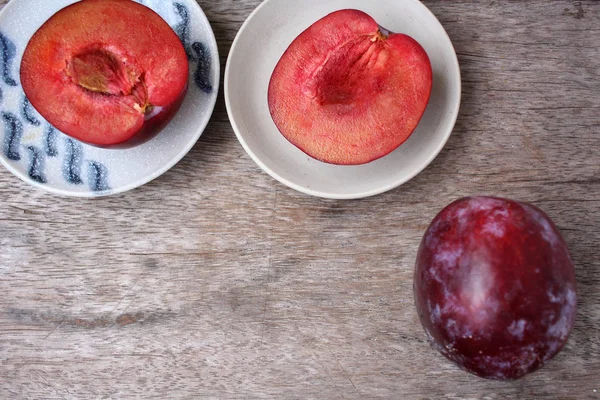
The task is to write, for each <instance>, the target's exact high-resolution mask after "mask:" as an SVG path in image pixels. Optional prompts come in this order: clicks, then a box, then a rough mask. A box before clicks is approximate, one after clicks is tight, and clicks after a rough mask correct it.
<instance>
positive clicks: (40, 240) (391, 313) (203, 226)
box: [0, 0, 600, 400]
mask: <svg viewBox="0 0 600 400" xmlns="http://www.w3.org/2000/svg"><path fill="white" fill-rule="evenodd" d="M6 2H7V1H6V0H0V5H2V4H5V3H6ZM199 3H200V4H201V6H202V8H203V9H204V10H205V12H206V13H207V15H208V18H209V19H210V21H211V23H212V26H213V28H214V30H215V34H216V36H217V40H218V42H219V45H220V52H221V55H222V64H223V66H224V64H225V59H226V55H227V54H228V50H229V47H230V45H231V42H232V40H233V38H234V37H235V34H236V32H237V30H238V29H239V27H240V26H241V24H242V22H243V21H244V20H245V18H246V17H247V16H248V15H249V14H250V12H251V11H252V10H253V9H254V8H255V7H256V6H257V5H258V4H259V3H260V1H259V0H240V1H236V0H220V1H209V0H200V1H199ZM424 3H425V4H426V5H427V6H428V7H430V8H431V10H432V11H433V12H434V13H435V15H436V16H437V17H438V18H439V19H440V21H441V22H442V23H443V25H444V26H445V27H446V29H447V31H448V33H449V35H450V37H451V39H452V40H453V42H454V45H455V47H456V50H457V52H458V55H459V59H460V64H461V68H462V72H463V84H464V93H463V104H462V110H461V112H460V117H459V119H458V124H457V126H456V130H455V132H454V134H453V136H452V138H451V139H450V142H449V143H448V146H447V147H446V149H445V150H444V151H443V152H442V154H441V155H440V156H439V158H438V159H437V160H436V161H435V162H434V163H433V165H431V166H430V167H429V168H428V169H427V170H426V171H425V172H424V173H422V174H421V175H419V176H418V177H417V178H416V179H414V180H413V181H411V182H410V183H408V184H406V185H404V186H403V187H401V188H399V189H397V190H394V191H392V192H390V193H387V194H384V195H381V196H377V197H375V198H371V199H366V200H361V201H347V202H343V201H326V200H320V199H315V198H309V197H307V196H305V195H302V194H299V193H296V192H294V191H292V190H291V189H288V188H286V187H284V186H282V185H280V184H279V183H277V182H276V181H274V180H273V179H271V178H270V177H269V176H267V175H266V174H264V173H262V172H261V170H260V169H259V168H258V167H257V166H256V165H255V164H254V163H253V162H252V161H251V159H250V158H249V157H248V156H247V155H246V154H245V152H244V150H243V149H242V147H241V146H240V145H239V143H238V142H237V141H236V138H235V135H234V134H233V131H232V129H231V127H230V125H229V123H228V119H227V115H226V111H225V106H224V102H223V99H222V97H221V98H220V99H219V102H218V105H217V108H216V111H215V113H214V116H213V117H212V120H211V122H210V124H209V126H208V128H207V130H206V131H205V133H204V135H203V136H202V138H201V140H200V141H199V142H198V144H197V145H196V146H195V147H194V149H193V150H192V151H191V152H190V153H189V155H188V156H187V157H186V158H185V159H184V160H183V161H182V162H181V163H179V164H178V165H177V166H176V167H175V168H173V169H172V170H171V171H169V172H168V173H166V174H165V175H163V176H162V177H161V178H159V179H157V180H155V181H154V182H152V183H150V184H148V185H146V186H144V187H142V188H139V189H137V190H134V191H132V192H129V193H127V194H123V195H120V196H116V197H113V198H107V199H99V200H75V199H67V198H60V197H56V196H53V195H50V194H46V193H44V192H42V191H39V190H36V189H34V188H32V187H30V186H28V185H26V184H24V183H22V182H21V181H19V180H18V179H17V178H16V177H14V176H13V175H12V174H10V173H9V172H8V171H6V170H5V169H1V170H0V193H1V196H2V199H3V200H2V202H0V293H2V295H1V296H0V398H1V399H116V398H121V399H133V398H140V399H166V398H223V399H238V398H239V399H283V398H285V399H359V398H365V399H367V398H368V399H371V398H373V399H519V400H521V399H534V398H536V399H541V398H543V399H590V398H600V291H599V290H598V286H599V284H600V278H599V276H600V252H599V251H598V244H599V243H600V228H599V226H600V198H599V193H600V140H599V138H600V136H599V135H600V132H599V130H600V128H599V126H600V97H599V95H598V94H599V93H600V46H599V43H600V42H599V37H600V2H597V1H591V0H590V1H581V2H573V1H566V0H560V1H542V0H531V1H525V0H522V1H499V0H498V1H491V0H484V1H478V2H474V1H467V0H457V1H452V2H445V1H439V0H437V1H436V0H429V1H425V2H424ZM472 194H490V195H498V196H507V197H511V198H515V199H520V200H525V201H530V202H533V203H535V204H536V205H538V206H540V207H542V208H543V209H545V210H546V211H547V212H548V214H549V215H550V216H551V217H552V218H553V219H554V220H555V222H556V224H557V225H558V226H559V228H560V229H561V231H562V232H563V234H564V236H565V238H566V240H567V242H568V244H569V246H570V248H571V251H572V255H573V259H574V261H575V263H576V266H577V277H578V281H579V314H578V317H577V321H576V327H575V330H574V333H573V335H572V337H571V339H570V341H569V343H568V345H567V347H566V348H565V350H564V351H563V352H562V353H561V354H560V355H559V356H558V357H557V358H556V359H555V360H553V361H552V362H551V363H549V364H548V365H547V366H546V367H545V368H544V369H543V370H541V371H539V372H538V373H535V374H533V375H531V376H529V377H527V378H525V379H523V380H521V381H518V382H511V383H500V382H488V381H484V380H481V379H478V378H475V377H473V376H470V375H468V374H465V373H463V372H461V371H459V370H458V369H457V368H455V367H454V366H453V365H451V364H449V363H448V362H447V361H446V360H445V359H444V358H442V356H440V355H438V354H437V353H436V352H435V351H433V350H432V349H431V348H430V347H429V345H428V344H427V343H426V342H425V337H424V334H423V331H422V329H421V327H420V325H419V323H418V320H417V315H416V312H415V309H414V306H413V298H412V272H413V265H414V259H415V255H416V250H417V246H418V243H419V240H420V237H421V235H422V234H423V231H424V229H425V228H426V226H427V224H428V222H429V221H430V220H431V219H432V218H433V216H434V215H435V214H436V213H437V212H438V211H439V210H440V209H441V208H442V207H444V206H445V205H446V204H448V203H449V202H451V201H452V200H455V199H456V198H458V197H461V196H464V195H472Z"/></svg>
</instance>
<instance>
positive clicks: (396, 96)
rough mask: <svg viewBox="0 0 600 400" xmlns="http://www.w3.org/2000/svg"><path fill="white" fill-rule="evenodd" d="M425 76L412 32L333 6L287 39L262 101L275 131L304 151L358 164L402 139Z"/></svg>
mask: <svg viewBox="0 0 600 400" xmlns="http://www.w3.org/2000/svg"><path fill="white" fill-rule="evenodd" d="M432 82H433V73H432V69H431V63H430V61H429V57H428V56H427V53H426V52H425V50H424V49H423V48H422V47H421V46H420V45H419V44H418V43H417V42H416V41H415V40H414V39H412V38H410V37H409V36H407V35H403V34H393V33H391V34H390V35H389V36H387V35H386V34H384V33H382V31H381V29H380V27H379V26H378V25H377V23H376V22H375V20H374V19H373V18H372V17H371V16H369V15H368V14H365V13H364V12H362V11H358V10H340V11H336V12H334V13H331V14H329V15H327V16H326V17H324V18H322V19H321V20H319V21H317V22H316V23H314V24H313V25H312V26H310V27H309V28H308V29H307V30H305V31H304V32H303V33H302V34H300V35H299V36H298V37H297V38H296V39H295V40H294V41H293V42H292V44H291V45H290V46H289V48H288V49H287V50H286V52H285V53H284V54H283V56H282V58H281V59H280V61H279V62H278V64H277V66H276V67H275V70H274V72H273V74H272V76H271V80H270V82H269V90H268V105H269V110H270V112H271V116H272V118H273V121H274V122H275V125H276V126H277V128H278V129H279V131H280V132H281V133H282V135H283V136H284V137H285V138H286V139H287V140H288V141H289V142H290V143H292V144H293V145H294V146H296V147H298V148H299V149H300V150H302V151H303V152H305V153H306V154H308V155H309V156H311V157H313V158H315V159H317V160H320V161H323V162H326V163H330V164H337V165H359V164H365V163H368V162H371V161H374V160H376V159H378V158H381V157H383V156H385V155H387V154H389V153H390V152H392V151H393V150H395V149H396V148H397V147H398V146H400V145H401V144H402V143H404V142H405V141H406V140H408V138H409V137H410V135H411V134H412V133H413V131H414V130H415V129H416V127H417V125H418V124H419V121H420V120H421V118H422V116H423V114H424V112H425V109H426V107H427V104H428V102H429V98H430V95H431V88H432Z"/></svg>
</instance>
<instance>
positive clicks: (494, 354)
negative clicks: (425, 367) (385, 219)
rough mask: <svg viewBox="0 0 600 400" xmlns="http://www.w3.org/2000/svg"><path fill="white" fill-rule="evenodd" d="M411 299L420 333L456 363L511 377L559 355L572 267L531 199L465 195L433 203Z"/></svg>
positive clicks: (572, 300) (569, 307)
mask: <svg viewBox="0 0 600 400" xmlns="http://www.w3.org/2000/svg"><path fill="white" fill-rule="evenodd" d="M414 291H415V302H416V306H417V311H418V313H419V318H420V320H421V323H422V324H423V327H424V328H425V331H426V333H427V336H428V338H429V341H430V342H431V344H432V345H433V347H434V348H436V349H437V350H439V351H440V352H441V353H442V354H443V355H444V356H445V357H446V358H448V359H449V360H451V361H452V362H454V363H455V364H457V365H458V366H459V367H460V368H462V369H464V370H466V371H468V372H471V373H473V374H476V375H478V376H481V377H484V378H489V379H499V380H507V379H518V378H521V377H523V376H525V375H526V374H528V373H531V372H533V371H535V370H537V369H538V368H541V367H542V366H543V365H544V364H545V363H546V362H548V361H549V360H550V359H551V358H553V357H554V356H555V355H556V354H558V353H559V352H560V351H561V349H562V348H563V347H564V345H565V344H566V342H567V339H568V337H569V335H570V332H571V330H572V328H573V324H574V319H575V315H576V307H577V295H576V279H575V269H574V266H573V262H572V260H571V257H570V254H569V250H568V248H567V245H566V243H565V241H564V239H563V238H562V236H561V235H560V233H559V231H558V229H557V228H556V226H555V225H554V223H553V222H552V221H551V220H550V218H549V217H548V216H547V215H546V214H545V213H544V212H543V211H541V210H540V209H538V208H537V207H535V206H533V205H530V204H525V203H520V202H516V201H513V200H508V199H501V198H493V197H469V198H464V199H460V200H458V201H456V202H454V203H452V204H450V205H449V206H448V207H446V208H445V209H444V210H442V211H441V212H440V213H439V214H438V215H437V216H436V217H435V219H434V220H433V221H432V223H431V225H430V226H429V228H428V229H427V231H426V233H425V235H424V237H423V240H422V242H421V245H420V248H419V252H418V255H417V262H416V269H415V281H414Z"/></svg>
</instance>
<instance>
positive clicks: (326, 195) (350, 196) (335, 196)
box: [224, 0, 462, 200]
mask: <svg viewBox="0 0 600 400" xmlns="http://www.w3.org/2000/svg"><path fill="white" fill-rule="evenodd" d="M274 1H279V0H264V1H263V2H262V3H261V4H259V5H258V6H257V7H256V8H255V9H254V11H252V13H250V15H249V16H248V18H246V20H245V21H244V23H243V24H242V26H241V28H240V29H239V31H238V33H237V34H236V36H235V39H234V40H233V43H232V45H231V48H230V50H229V54H228V57H227V63H226V65H225V75H224V97H225V107H226V109H227V115H228V117H229V121H230V123H231V126H232V127H233V131H234V133H235V135H236V137H237V138H238V141H239V142H240V144H241V145H242V147H243V148H244V150H245V151H246V153H247V154H248V155H249V156H250V158H251V159H252V160H253V161H254V162H255V163H256V164H257V165H258V166H259V167H260V168H261V169H262V170H263V171H264V172H266V173H267V174H268V175H270V176H271V177H272V178H273V179H275V180H277V181H278V182H280V183H282V184H284V185H286V186H288V187H290V188H291V189H294V190H296V191H298V192H301V193H304V194H307V195H309V196H314V197H319V198H323V199H331V200H357V199H363V198H368V197H373V196H377V195H380V194H383V193H386V192H389V191H391V190H393V189H396V188H398V187H400V186H402V185H404V184H405V183H407V182H408V181H410V180H412V179H414V178H415V177H416V176H417V175H419V174H421V173H422V172H423V171H424V170H425V169H427V167H429V166H430V165H431V163H432V162H433V161H434V160H435V159H436V158H437V157H438V156H439V155H440V153H441V152H442V150H443V149H444V148H445V147H446V144H447V143H448V140H449V139H450V136H452V133H453V131H454V128H455V127H456V122H457V121H458V115H459V113H460V107H461V102H462V73H461V70H460V63H459V61H458V55H457V54H456V49H455V48H454V44H453V43H452V40H451V38H450V36H449V35H448V32H447V31H446V28H444V26H443V25H442V23H441V22H440V21H439V19H438V18H437V17H436V16H435V14H433V12H432V11H431V10H430V9H429V8H428V7H427V6H425V5H424V4H423V3H421V2H420V1H419V0H410V1H411V2H412V3H413V4H415V5H416V6H417V7H421V8H422V9H424V10H425V11H426V12H427V13H428V14H429V15H430V16H431V17H433V18H434V20H435V21H437V23H438V24H439V26H440V28H441V30H442V34H443V35H444V36H445V38H446V39H447V40H448V43H449V44H450V49H451V50H452V61H453V65H452V67H453V70H454V71H455V73H456V75H454V74H453V75H454V78H455V79H456V82H457V84H458V90H457V93H458V97H457V101H456V103H455V104H454V107H453V109H452V110H451V116H452V117H451V122H450V123H449V124H448V126H447V128H446V129H445V132H444V136H443V140H440V141H439V143H438V145H437V147H436V148H435V150H434V151H433V152H432V153H431V155H430V156H429V157H428V158H427V159H425V160H424V162H423V166H422V167H420V168H417V170H416V171H415V172H413V173H411V174H408V175H407V176H405V177H403V178H402V179H398V180H397V181H395V182H393V183H391V184H388V185H383V186H381V187H379V188H375V189H371V190H366V191H361V192H356V193H347V194H341V193H334V192H326V191H322V190H315V189H311V188H308V187H305V186H303V185H300V184H297V183H295V182H292V181H290V180H289V179H286V178H284V177H282V176H280V175H279V174H277V173H276V172H275V171H273V170H272V169H271V168H269V167H268V166H267V165H266V164H265V163H264V162H263V161H262V160H261V159H260V158H259V157H258V156H256V154H255V153H254V152H253V151H252V150H251V149H250V146H249V145H248V143H247V142H246V140H245V139H244V136H243V134H242V133H241V130H240V128H239V126H238V125H237V122H236V120H235V118H234V115H233V112H232V111H231V109H232V107H231V99H230V94H229V93H230V82H229V80H230V79H229V76H230V73H231V62H232V58H233V57H232V55H233V54H234V52H235V51H236V50H237V48H238V47H239V42H240V40H241V38H242V36H243V35H244V33H245V31H246V29H248V27H249V26H250V24H251V23H252V20H253V19H254V18H255V17H256V15H257V14H258V13H260V12H261V11H262V9H263V8H264V7H266V6H267V4H270V3H272V2H274ZM341 9H342V8H339V10H341ZM324 16H325V15H323V17H324ZM315 22H316V21H315Z"/></svg>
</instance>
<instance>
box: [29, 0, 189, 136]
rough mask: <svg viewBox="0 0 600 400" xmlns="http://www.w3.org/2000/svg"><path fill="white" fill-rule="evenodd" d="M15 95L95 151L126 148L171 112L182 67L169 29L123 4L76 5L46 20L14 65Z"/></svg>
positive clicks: (182, 87) (183, 86) (179, 93)
mask: <svg viewBox="0 0 600 400" xmlns="http://www.w3.org/2000/svg"><path fill="white" fill-rule="evenodd" d="M21 83H22V85H23V90H24V91H25V94H26V95H27V97H28V98H29V100H30V102H31V104H32V105H33V107H35V109H36V110H37V111H38V112H39V113H40V114H41V115H42V116H43V117H44V118H46V119H47V120H48V122H50V123H51V124H52V125H54V126H55V127H56V128H58V129H59V130H60V131H62V132H64V133H66V134H67V135H69V136H72V137H74V138H76V139H79V140H81V141H83V142H87V143H90V144H94V145H99V146H108V147H110V146H117V145H118V146H121V147H130V146H132V145H135V144H138V143H140V142H144V141H146V140H148V139H149V138H151V137H153V136H154V135H155V134H156V133H158V131H160V130H161V129H162V128H163V127H164V126H165V125H166V124H167V123H168V122H169V121H170V120H171V118H172V117H173V116H174V115H175V113H176V112H177V110H178V109H179V107H180V105H181V103H182V102H183V99H184V97H185V93H186V91H187V84H188V60H187V56H186V53H185V50H184V48H183V45H182V44H181V41H180V40H179V38H178V37H177V35H176V34H175V32H174V31H173V30H172V29H171V27H170V26H169V25H168V24H167V23H166V22H165V21H164V20H163V19H162V18H161V17H160V16H159V15H158V14H156V13H155V12H154V11H152V10H151V9H150V8H148V7H146V6H144V5H141V4H139V3H136V2H134V1H131V0H84V1H80V2H77V3H74V4H72V5H70V6H68V7H66V8H63V9H62V10H60V11H59V12H57V13H56V14H54V15H53V16H52V17H51V18H50V19H49V20H48V21H46V22H45V23H44V24H43V25H42V27H41V28H40V29H39V30H38V31H37V32H36V33H35V34H34V35H33V37H32V38H31V40H30V41H29V43H28V45H27V48H26V49H25V53H24V55H23V60H22V62H21Z"/></svg>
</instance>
